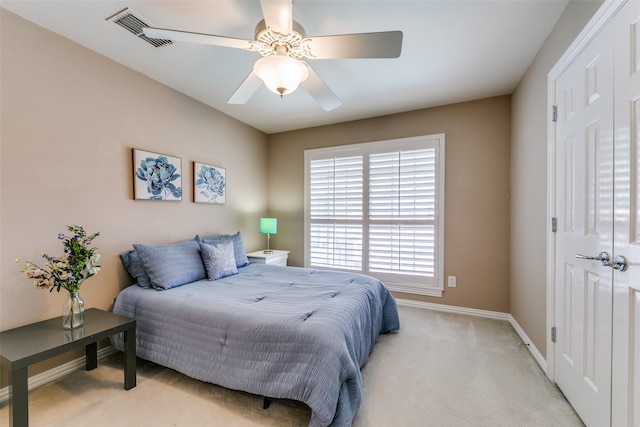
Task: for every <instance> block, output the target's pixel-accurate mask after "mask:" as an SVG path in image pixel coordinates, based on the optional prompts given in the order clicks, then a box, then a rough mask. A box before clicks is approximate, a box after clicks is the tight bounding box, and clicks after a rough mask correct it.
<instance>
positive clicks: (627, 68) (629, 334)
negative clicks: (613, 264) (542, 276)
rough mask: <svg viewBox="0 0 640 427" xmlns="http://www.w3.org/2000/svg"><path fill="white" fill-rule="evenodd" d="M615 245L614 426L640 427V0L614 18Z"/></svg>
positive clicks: (629, 4) (626, 6) (631, 2)
mask: <svg viewBox="0 0 640 427" xmlns="http://www.w3.org/2000/svg"><path fill="white" fill-rule="evenodd" d="M613 26H614V27H615V43H614V46H615V51H614V56H615V61H616V62H615V80H614V82H615V83H614V86H615V157H614V159H615V208H614V209H615V210H614V211H615V224H614V229H615V249H614V254H615V255H616V256H618V255H621V256H624V257H625V258H626V259H627V261H628V268H627V270H626V271H615V272H614V307H613V390H612V393H613V396H612V397H613V399H612V425H613V426H615V427H617V426H625V427H626V426H634V427H640V214H639V212H638V210H639V209H640V1H630V2H628V3H627V4H625V6H624V7H623V8H622V9H621V10H620V11H619V12H618V14H617V15H616V16H615V17H614V21H613Z"/></svg>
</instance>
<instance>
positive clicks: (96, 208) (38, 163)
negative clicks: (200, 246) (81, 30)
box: [0, 9, 268, 330]
mask: <svg viewBox="0 0 640 427" xmlns="http://www.w3.org/2000/svg"><path fill="white" fill-rule="evenodd" d="M0 19H1V22H0V24H1V25H0V28H1V29H0V31H1V33H0V40H1V45H0V48H1V57H0V60H1V67H2V68H1V69H0V72H1V80H0V83H1V86H0V90H1V96H2V98H1V116H0V120H1V131H0V138H1V143H2V146H1V147H2V148H1V151H0V153H1V158H0V160H1V166H2V168H1V193H0V194H1V199H0V200H1V207H0V215H1V217H0V219H1V227H0V232H1V235H0V237H1V245H0V251H1V252H0V275H1V280H0V330H6V329H9V328H12V327H16V326H19V325H23V324H26V323H30V322H34V321H38V320H43V319H47V318H50V317H54V316H59V315H60V311H61V307H62V302H63V294H62V293H60V294H57V293H56V292H54V293H53V294H50V293H48V292H46V291H43V290H39V289H36V288H35V287H34V286H33V285H32V284H31V282H30V281H28V280H27V279H25V278H24V277H23V276H22V275H21V274H20V273H19V272H18V266H16V265H14V263H13V261H14V259H15V258H16V257H22V258H27V259H29V260H32V261H36V262H39V261H40V260H41V258H40V254H41V253H42V252H49V253H51V254H55V255H57V254H60V252H61V248H62V246H61V245H60V242H59V241H58V240H57V235H58V233H59V232H62V231H66V230H65V226H66V225H69V224H79V225H83V226H85V227H86V228H87V230H88V231H89V232H95V231H99V232H100V233H101V236H100V237H99V238H98V239H97V240H96V241H95V243H96V245H97V246H98V247H99V248H100V250H99V253H100V254H101V255H102V258H101V259H100V264H101V266H102V271H101V272H100V273H99V274H98V275H96V276H95V277H93V278H91V279H90V280H88V281H87V282H86V283H85V284H84V285H83V286H82V289H81V296H82V297H83V299H84V301H85V303H86V305H87V307H99V308H102V309H110V308H111V307H112V304H113V300H114V298H115V296H116V295H117V293H118V291H119V290H120V289H122V288H123V287H125V286H126V285H128V284H130V282H131V279H130V278H129V277H128V275H127V273H126V272H125V270H124V269H123V267H122V265H121V263H120V260H119V258H118V254H119V253H120V252H122V251H125V250H127V249H130V248H131V244H132V243H138V242H140V243H169V242H173V241H178V240H182V239H186V238H191V237H193V236H194V235H195V234H196V233H227V232H235V231H237V230H241V231H242V232H243V237H244V239H245V243H246V245H247V249H248V250H257V249H258V248H259V247H261V246H262V238H261V236H260V234H259V232H258V218H259V217H260V216H261V215H264V214H266V212H267V187H266V179H267V172H266V170H267V160H266V159H267V149H268V141H267V136H266V135H265V134H263V133H262V132H259V131H257V130H255V129H253V128H251V127H249V126H246V125H244V124H242V123H239V122H238V121H236V120H234V119H231V118H230V117H228V116H226V115H223V114H222V113H220V112H218V111H215V110H213V109H211V108H209V107H207V106H205V105H203V104H201V103H199V102H197V101H195V100H193V99H191V98H188V97H187V96H185V95H182V94H180V93H178V92H176V91H174V90H172V89H169V88H167V87H166V86H163V85H161V84H159V83H157V82H155V81H153V80H151V79H149V78H147V77H145V76H143V75H141V74H139V73H137V72H134V71H132V70H130V69H128V68H125V67H123V66H122V65H120V64H117V63H115V62H113V61H111V60H109V59H107V58H105V57H103V56H100V55H98V54H96V53H94V52H92V51H90V50H88V49H86V48H84V47H81V46H80V45H77V44H75V43H73V42H70V41H69V40H67V39H65V38H63V37H60V36H58V35H55V34H53V33H51V32H49V31H47V30H45V29H42V28H41V27H38V26H35V25H33V24H32V23H30V22H28V21H25V20H23V19H22V18H19V17H17V16H16V15H13V14H11V13H10V12H7V11H6V10H4V9H0ZM132 147H135V148H140V149H145V150H150V151H155V152H159V153H165V154H169V155H173V156H177V157H181V158H182V172H183V176H182V178H183V182H182V185H183V193H184V194H183V200H182V201H181V202H151V201H134V200H133V195H132V185H133V184H132V160H131V148H132ZM192 161H200V162H203V163H208V164H211V165H216V166H220V167H224V168H226V173H227V184H228V186H227V203H226V205H204V204H197V205H196V204H194V203H193V202H192V166H191V162H192Z"/></svg>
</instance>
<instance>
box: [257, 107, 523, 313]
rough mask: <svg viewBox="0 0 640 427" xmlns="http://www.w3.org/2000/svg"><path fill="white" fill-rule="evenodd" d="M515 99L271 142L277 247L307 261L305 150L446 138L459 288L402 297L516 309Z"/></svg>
mask: <svg viewBox="0 0 640 427" xmlns="http://www.w3.org/2000/svg"><path fill="white" fill-rule="evenodd" d="M510 107H511V99H510V96H501V97H495V98H490V99H484V100H480V101H473V102H465V103H461V104H455V105H449V106H445V107H438V108H430V109H425V110H418V111H412V112H408V113H402V114H395V115H391V116H385V117H378V118H373V119H368V120H360V121H355V122H349V123H342V124H337V125H332V126H322V127H317V128H312V129H304V130H299V131H292V132H285V133H279V134H274V135H270V137H269V205H270V207H271V209H270V212H271V215H274V216H276V217H278V234H277V235H275V236H273V237H272V240H271V242H272V246H273V247H274V248H277V249H286V250H290V251H291V253H290V256H289V260H290V264H292V265H298V266H302V265H303V264H304V150H305V149H308V148H318V147H326V146H332V145H344V144H353V143H359V142H369V141H379V140H385V139H394V138H403V137H409V136H417V135H430V134H436V133H444V134H445V139H446V142H445V145H446V151H445V153H446V178H445V185H446V189H445V211H446V214H445V270H444V274H445V276H446V275H454V276H457V283H458V286H457V287H456V288H445V292H444V295H443V297H442V298H435V297H424V296H411V295H405V294H396V296H399V297H402V298H408V299H414V300H420V301H428V302H435V303H441V304H449V305H456V306H461V307H471V308H476V309H482V310H491V311H499V312H509V138H510V132H511V129H510V120H511V115H510Z"/></svg>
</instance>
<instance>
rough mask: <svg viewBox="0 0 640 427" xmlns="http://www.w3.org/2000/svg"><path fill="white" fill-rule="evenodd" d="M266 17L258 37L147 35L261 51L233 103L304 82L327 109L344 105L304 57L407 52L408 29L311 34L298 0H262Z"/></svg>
mask: <svg viewBox="0 0 640 427" xmlns="http://www.w3.org/2000/svg"><path fill="white" fill-rule="evenodd" d="M260 5H261V7H262V14H263V16H264V20H262V21H260V22H259V23H258V25H257V27H256V32H255V40H245V39H239V38H233V37H225V36H217V35H212V34H202V33H193V32H188V31H178V30H169V29H164V28H144V29H143V31H144V34H145V36H147V37H150V38H154V39H165V40H171V41H184V42H189V43H202V44H209V45H214V46H224V47H231V48H237V49H246V50H249V51H257V52H259V53H260V54H261V55H262V57H261V58H260V59H258V60H257V61H256V63H255V65H254V67H253V70H252V71H251V73H249V75H248V76H247V77H246V78H245V80H244V81H243V82H242V83H241V84H240V86H239V87H238V88H237V89H236V91H235V92H234V93H233V95H231V97H230V98H229V100H228V101H227V102H228V103H230V104H244V103H246V102H247V101H248V100H249V98H251V96H252V95H253V94H254V93H255V92H256V91H257V90H258V88H259V87H260V85H261V84H262V83H263V82H264V83H265V85H266V86H267V88H269V90H271V91H272V92H274V93H276V94H279V95H280V96H281V97H282V96H283V95H286V94H289V93H291V92H293V91H295V90H296V89H297V87H298V86H299V85H300V86H302V87H303V88H304V89H305V90H306V91H307V92H308V93H309V94H310V95H311V96H312V97H313V98H314V99H315V100H316V102H318V103H319V104H320V106H321V107H322V108H323V109H324V110H325V111H331V110H333V109H334V108H337V107H339V106H340V105H342V101H340V99H339V98H338V97H337V96H336V95H335V93H333V91H332V90H331V89H330V88H329V86H327V84H326V83H325V82H324V81H323V80H322V79H321V78H320V76H318V74H316V72H315V71H314V70H313V68H311V67H310V66H309V64H307V63H306V62H304V61H303V60H302V58H308V59H346V58H398V57H399V56H400V52H401V50H402V31H384V32H375V33H358V34H341V35H330V36H313V37H306V36H305V33H304V30H303V29H302V27H301V26H300V25H299V24H298V23H297V22H296V21H294V20H293V3H292V0H260Z"/></svg>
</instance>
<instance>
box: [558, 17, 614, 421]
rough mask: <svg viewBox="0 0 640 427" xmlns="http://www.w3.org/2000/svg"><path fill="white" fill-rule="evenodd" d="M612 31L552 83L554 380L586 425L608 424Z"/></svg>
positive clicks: (591, 46) (602, 36) (611, 242)
mask: <svg viewBox="0 0 640 427" xmlns="http://www.w3.org/2000/svg"><path fill="white" fill-rule="evenodd" d="M612 43H613V31H612V28H609V27H606V28H605V29H603V30H602V32H600V33H599V34H598V35H597V36H596V38H595V39H594V40H593V41H592V42H591V43H590V44H589V45H588V46H587V47H586V49H585V50H584V51H583V52H582V53H581V54H580V55H579V56H578V57H577V58H576V60H575V61H574V62H573V63H572V64H571V65H570V66H569V67H568V68H567V69H566V70H565V71H564V72H563V73H562V75H561V76H560V77H559V78H558V79H557V81H556V89H555V91H556V92H555V98H556V102H557V106H558V118H557V125H556V144H555V145H556V153H555V158H556V176H555V182H556V214H557V220H558V231H557V233H556V245H557V246H556V261H555V272H556V278H555V282H556V316H555V317H556V328H557V329H556V330H557V343H556V345H555V381H556V383H557V384H558V386H559V387H560V388H561V389H562V391H563V392H564V394H565V395H566V397H567V399H568V400H569V402H571V404H572V405H573V407H574V408H575V409H576V412H577V413H578V414H579V415H580V417H581V418H582V419H583V421H584V422H585V423H586V424H587V425H588V426H594V427H595V426H597V427H602V426H609V425H610V422H611V418H610V417H611V340H612V337H611V325H612V305H613V283H612V280H613V273H612V269H611V268H610V267H607V266H603V265H602V263H601V262H600V261H599V260H587V259H578V258H576V255H578V254H581V255H586V256H590V257H593V258H597V257H598V255H599V254H600V253H602V252H606V253H607V254H608V255H609V257H611V256H612V254H613V102H614V101H613V51H612V48H611V47H612Z"/></svg>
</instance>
